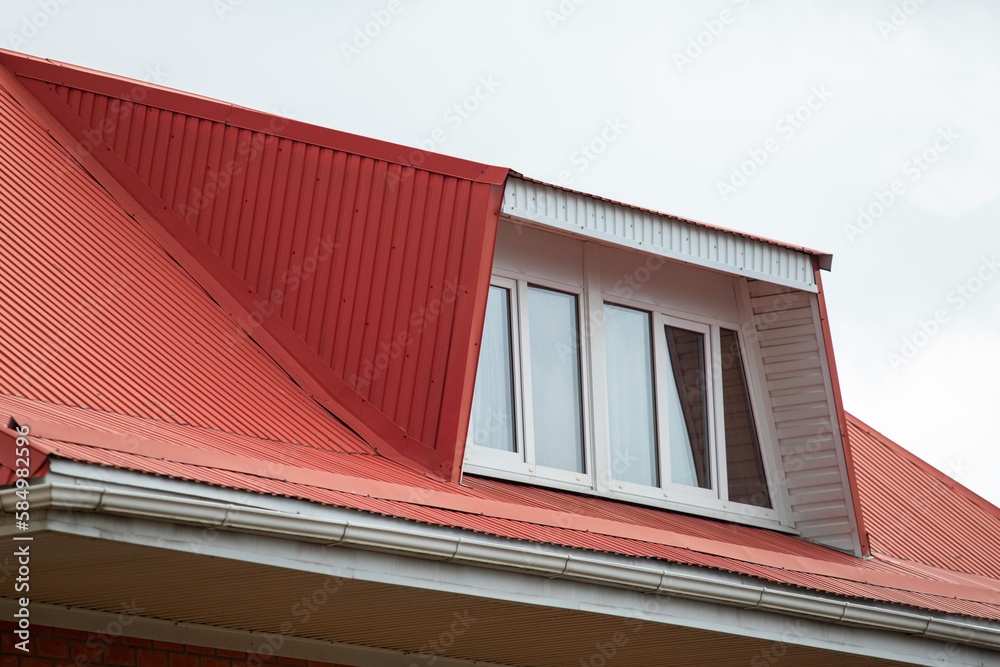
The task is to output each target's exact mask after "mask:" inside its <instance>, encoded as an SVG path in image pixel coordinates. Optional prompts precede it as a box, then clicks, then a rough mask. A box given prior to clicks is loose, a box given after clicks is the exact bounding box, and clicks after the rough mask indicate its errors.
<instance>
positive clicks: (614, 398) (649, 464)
mask: <svg viewBox="0 0 1000 667" xmlns="http://www.w3.org/2000/svg"><path fill="white" fill-rule="evenodd" d="M649 318H650V315H649V313H645V312H643V311H641V310H634V309H632V308H623V307H621V306H613V305H611V304H604V340H605V345H606V348H607V360H608V362H607V366H608V369H607V376H608V426H609V428H610V434H611V476H612V477H613V478H614V479H620V480H624V481H627V482H635V483H636V484H647V485H649V486H659V483H660V482H659V474H658V471H657V463H656V412H655V407H654V402H653V353H652V347H651V345H652V340H651V337H650V322H649Z"/></svg>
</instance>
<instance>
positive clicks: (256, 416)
mask: <svg viewBox="0 0 1000 667" xmlns="http://www.w3.org/2000/svg"><path fill="white" fill-rule="evenodd" d="M0 73H2V75H3V76H7V75H6V72H2V70H0ZM6 81H7V79H5V78H0V84H4V83H5V82H6ZM0 230H2V238H3V243H0V262H2V264H3V266H4V267H5V269H4V270H3V271H2V272H0V310H2V311H3V312H4V313H6V314H7V315H6V321H5V324H4V327H5V333H4V335H3V336H0V394H7V395H15V396H23V397H27V398H31V399H35V400H38V401H49V402H53V403H63V404H67V405H75V406H80V407H85V408H89V409H90V410H93V411H95V412H106V413H115V414H120V415H129V416H134V417H140V418H142V419H147V420H155V421H161V422H173V423H177V424H188V425H192V426H198V427H201V428H202V429H209V430H212V431H216V432H219V433H227V432H229V433H240V434H244V435H248V436H253V437H256V438H261V439H266V440H276V441H282V442H297V443H301V444H305V445H310V446H312V447H318V448H323V449H333V450H338V451H349V452H358V453H371V451H372V450H371V448H370V447H368V446H367V445H366V444H365V443H364V442H363V441H361V439H360V438H358V437H357V436H356V435H355V434H354V433H352V432H351V431H350V430H349V429H347V428H346V427H345V426H344V425H343V424H342V423H341V422H340V421H338V420H337V419H335V418H333V417H332V416H331V415H330V414H328V413H327V412H325V411H324V410H323V409H322V408H320V407H319V406H318V405H317V404H316V403H315V402H314V401H313V400H311V399H310V398H309V396H307V395H306V394H305V392H303V391H302V390H301V389H300V388H299V387H298V386H296V385H295V383H293V382H292V381H291V380H290V379H289V377H288V376H287V375H286V374H285V373H284V372H283V371H282V370H281V369H280V368H279V367H278V366H277V365H276V364H275V363H274V362H273V361H272V360H271V359H270V358H268V357H267V356H266V355H264V354H263V353H262V352H261V350H260V349H259V348H258V347H257V346H255V345H253V344H252V342H251V341H249V340H248V339H246V338H245V337H234V336H233V334H234V333H235V332H236V327H235V326H234V325H233V323H232V321H231V320H230V319H229V318H228V317H227V316H226V314H225V313H224V312H223V311H222V310H221V309H220V308H219V307H218V306H217V305H216V304H214V303H212V302H211V300H209V299H207V298H206V296H205V293H204V291H203V290H202V289H201V288H200V287H199V286H198V285H197V284H196V283H195V282H194V281H193V280H192V279H191V277H190V276H188V275H187V274H186V273H184V271H182V270H181V269H180V267H179V266H178V265H177V264H176V263H175V262H174V261H173V260H172V259H171V258H170V257H169V256H168V255H167V254H166V253H165V252H164V251H163V249H162V248H160V247H159V246H158V245H157V244H156V243H155V242H154V241H153V240H152V239H151V238H150V237H149V236H148V235H146V234H145V233H143V231H142V230H141V229H140V227H138V226H137V225H136V223H135V221H134V220H132V219H131V218H130V217H129V216H128V215H126V214H125V212H124V211H123V210H122V208H121V206H119V205H118V204H117V202H115V201H114V199H113V198H112V197H111V196H110V195H109V194H108V193H107V192H106V191H105V190H104V189H103V188H102V187H101V186H100V185H99V184H98V183H96V182H95V181H94V179H93V178H91V177H90V176H89V175H88V174H87V173H86V172H85V171H84V170H83V169H82V168H81V167H80V166H79V165H78V164H77V163H76V162H74V161H73V160H72V159H71V158H70V157H69V156H68V155H67V154H66V153H65V151H63V150H62V149H61V148H60V147H59V146H58V145H57V144H56V143H55V142H53V141H52V139H51V137H50V136H49V135H48V134H47V133H46V131H45V129H44V128H43V127H41V126H40V125H39V124H38V122H37V121H36V120H35V119H34V118H32V117H31V116H30V115H29V114H28V113H27V112H26V110H25V109H24V108H23V107H22V106H21V105H19V104H18V103H17V102H15V100H14V99H13V98H12V97H11V95H10V94H8V92H7V89H6V85H5V86H4V88H3V90H0Z"/></svg>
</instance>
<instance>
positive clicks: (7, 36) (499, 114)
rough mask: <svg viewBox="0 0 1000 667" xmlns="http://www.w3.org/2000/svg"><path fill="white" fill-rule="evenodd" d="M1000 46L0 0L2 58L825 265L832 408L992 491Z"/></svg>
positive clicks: (877, 5) (868, 18)
mask: <svg viewBox="0 0 1000 667" xmlns="http://www.w3.org/2000/svg"><path fill="white" fill-rule="evenodd" d="M998 35H1000V3H997V2H995V1H990V0H982V1H980V2H975V1H971V0H970V1H967V2H961V3H954V2H952V3H946V2H927V0H865V1H862V0H838V1H837V2H834V1H833V0H829V1H827V2H808V1H802V0H798V1H796V2H794V3H792V2H778V1H777V0H715V1H711V2H705V1H702V2H694V1H693V0H692V1H688V2H653V1H647V2H622V1H617V2H610V1H608V0H589V1H588V0H562V1H561V2H560V0H549V1H539V2H526V1H524V2H512V1H510V0H507V1H504V2H499V1H496V2H485V1H484V2H468V1H466V2H459V1H457V0H456V1H449V2H438V1H433V0H422V1H420V2H417V1H416V0H375V1H369V2H320V1H318V0H317V1H312V2H306V1H304V0H302V1H297V2H292V1H287V0H285V1H283V2H277V1H276V0H273V1H271V2H265V0H215V1H214V2H213V1H212V0H197V1H196V0H171V1H170V2H166V1H163V2H159V3H152V2H136V1H135V0H130V1H125V0H119V1H112V0H25V1H21V0H5V1H4V2H3V3H2V4H0V46H2V47H4V48H9V49H13V50H16V51H21V52H25V53H30V54H33V55H37V56H44V57H48V58H53V59H56V60H61V61H65V62H69V63H73V64H77V65H83V66H86V67H90V68H94V69H98V70H103V71H107V72H113V73H115V74H120V75H124V76H129V77H133V78H137V79H146V80H151V81H155V82H157V83H161V84H163V85H166V86H170V87H173V88H179V89H181V90H186V91H191V92H196V93H199V94H202V95H207V96H211V97H215V98H219V99H222V100H226V101H229V102H235V103H237V104H241V105H244V106H249V107H253V108H257V109H261V110H264V111H269V112H274V113H279V114H282V115H286V116H289V117H292V118H295V119H298V120H302V121H306V122H310V123H316V124H318V125H323V126H326V127H332V128H336V129H339V130H344V131H347V132H354V133H357V134H363V135H367V136H371V137H376V138H379V139H384V140H388V141H394V142H398V143H402V144H407V145H413V146H416V145H421V146H422V147H423V148H426V149H430V150H434V151H437V152H442V153H447V154H450V155H455V156H458V157H463V158H468V159H472V160H477V161H480V162H486V163H491V164H497V165H501V166H505V167H510V168H512V169H515V170H517V171H520V172H521V173H524V174H526V175H528V176H532V177H535V178H538V179H542V180H545V181H549V182H553V183H562V184H565V185H567V186H569V187H572V188H575V189H579V190H583V191H586V192H590V193H594V194H597V195H602V196H606V197H610V198H613V199H618V200H622V201H625V202H627V203H630V204H636V205H640V206H645V207H649V208H653V209H657V210H660V211H664V212H667V213H672V214H676V215H680V216H684V217H689V218H694V219H696V220H702V221H705V222H709V223H712V224H717V225H721V226H724V227H730V228H733V229H738V230H742V231H746V232H750V233H753V234H758V235H762V236H767V237H771V238H775V239H779V240H782V241H786V242H790V243H796V244H800V245H804V246H807V247H810V248H816V249H820V250H824V251H827V252H831V253H833V255H834V262H833V271H832V272H831V273H824V278H823V279H824V282H825V285H824V287H825V290H826V300H827V304H828V306H829V311H830V319H831V326H832V329H833V341H834V346H835V350H836V358H837V364H838V367H839V371H840V380H841V387H842V390H843V394H844V401H845V404H846V407H847V409H848V410H849V411H851V412H853V413H854V414H855V415H857V416H858V417H860V418H861V419H863V420H865V421H866V422H867V423H868V424H870V425H871V426H872V427H874V428H875V429H878V430H880V431H882V432H883V433H885V434H886V435H888V436H889V437H891V438H893V439H894V440H896V441H897V442H899V443H900V444H902V445H903V446H905V447H906V448H907V449H909V450H911V451H913V452H915V453H916V454H917V455H919V456H920V457H922V458H923V459H925V460H926V461H928V462H930V463H931V464H933V465H934V466H936V467H938V468H940V469H941V470H944V471H945V472H947V473H948V474H950V475H951V476H952V477H954V478H955V479H957V480H958V481H960V482H961V483H963V484H965V485H966V486H969V487H970V488H972V489H973V490H975V491H976V492H978V493H979V494H981V495H982V496H984V497H986V498H987V499H989V500H991V501H992V502H993V503H994V504H1000V483H998V481H997V479H998V472H1000V435H998V428H997V416H998V414H1000V380H998V378H1000V264H998V260H1000V222H998V217H1000V197H998V195H1000V39H998ZM609 128H610V129H609ZM602 132H603V133H604V134H605V135H606V136H607V137H613V140H612V141H610V142H608V143H606V145H605V146H604V149H603V150H602V151H601V152H600V153H599V154H598V153H595V152H590V153H589V155H588V154H585V153H583V152H582V151H581V147H583V146H587V145H589V144H591V143H592V142H593V141H594V140H595V139H597V138H598V137H601V135H602ZM594 145H595V146H597V147H600V146H601V142H596V143H595V144H594Z"/></svg>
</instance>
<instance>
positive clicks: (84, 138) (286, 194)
mask: <svg viewBox="0 0 1000 667" xmlns="http://www.w3.org/2000/svg"><path fill="white" fill-rule="evenodd" d="M0 63H2V64H3V65H5V66H6V67H7V68H8V69H9V70H10V71H11V72H13V73H14V74H15V76H16V77H17V80H18V82H19V83H20V84H21V85H22V86H24V88H25V89H26V90H27V91H28V92H29V93H30V95H31V96H33V97H34V99H35V100H36V103H37V104H38V105H39V106H40V109H39V112H40V114H48V115H51V117H52V119H53V123H54V124H56V125H58V126H59V127H60V128H61V129H62V131H63V133H65V134H66V135H67V139H66V143H65V145H66V146H67V147H72V148H71V152H73V154H74V157H76V158H77V159H79V160H80V161H81V162H82V163H83V164H84V166H85V167H86V168H87V169H88V170H89V171H90V172H91V173H92V174H93V175H94V176H95V178H97V180H98V181H100V182H102V183H103V184H105V186H106V187H109V189H113V188H114V187H117V188H119V189H121V190H123V192H122V193H121V195H122V196H119V197H118V198H119V201H120V202H121V204H122V205H123V206H124V207H125V208H126V209H127V210H129V212H130V213H131V214H132V215H133V217H135V218H136V219H137V220H138V221H139V222H140V224H142V225H143V226H145V227H146V228H147V229H148V231H149V232H150V233H151V235H153V236H154V238H156V239H157V241H159V242H160V243H162V244H164V246H165V247H166V248H167V249H168V251H169V252H170V253H171V256H172V257H173V258H174V259H175V260H177V261H178V262H179V263H180V264H181V266H183V267H184V268H185V269H186V270H187V271H188V272H189V273H191V274H192V276H193V277H195V279H196V280H197V281H198V282H199V284H200V285H201V287H202V288H204V289H205V290H206V291H208V292H209V294H211V295H212V297H213V298H214V299H215V300H216V301H218V302H219V303H220V304H221V305H222V306H223V307H224V308H226V309H227V310H228V311H229V312H230V313H232V314H233V315H234V317H235V319H236V320H237V322H238V323H239V325H240V326H241V327H242V329H244V330H245V332H246V334H248V335H249V336H250V337H251V338H253V339H254V340H255V341H256V342H257V343H258V344H260V345H261V346H262V347H263V348H264V349H265V351H266V352H267V353H268V354H270V355H271V356H272V357H274V358H275V359H277V360H279V363H281V365H282V367H283V368H284V369H285V370H286V371H287V372H288V373H289V374H290V375H291V376H292V378H293V379H294V380H295V381H296V382H297V383H299V384H300V385H301V386H303V387H304V388H305V389H306V390H307V391H308V392H309V393H310V394H311V395H313V396H314V397H315V398H317V400H319V401H320V402H321V403H322V404H324V405H325V406H326V407H327V408H328V409H330V410H331V411H332V412H334V413H336V414H337V415H338V416H340V417H341V418H342V419H344V420H345V421H346V422H347V423H348V424H349V425H350V426H351V428H353V429H354V430H355V431H357V432H358V433H360V434H361V435H362V436H363V437H365V438H366V439H367V440H368V442H369V443H370V444H371V445H372V446H374V447H376V448H379V449H381V450H382V451H384V452H389V453H391V454H393V455H396V456H398V457H400V458H401V460H402V459H405V460H408V461H412V462H415V463H416V464H417V465H422V466H427V467H429V468H431V469H434V470H435V471H437V472H439V473H441V474H443V475H445V476H448V477H457V475H458V472H459V470H458V467H457V462H458V461H460V460H461V459H460V457H461V452H460V451H459V449H460V447H459V444H458V443H462V442H464V439H465V438H464V436H465V429H466V427H467V422H468V416H469V411H470V409H471V399H469V397H468V395H469V392H468V391H467V389H468V387H470V386H471V383H472V378H473V377H474V373H475V363H474V361H475V359H476V358H477V357H478V353H477V350H478V348H477V343H476V341H478V339H479V331H478V328H480V327H481V326H482V319H483V313H484V312H485V304H486V291H487V287H488V284H489V273H490V267H491V259H492V251H493V246H494V239H495V236H496V226H497V220H498V217H499V212H500V199H501V197H502V191H503V185H502V184H503V182H504V179H505V177H506V173H507V172H506V170H505V169H501V168H498V167H489V166H487V165H481V164H477V163H473V162H468V161H463V160H458V159H456V158H450V157H446V156H440V155H432V154H428V153H425V152H423V151H414V150H412V149H408V148H405V147H402V146H395V145H392V144H388V143H385V142H380V141H375V140H371V139H365V138H363V137H357V136H354V135H348V134H345V133H342V132H336V131H333V130H327V129H325V128H318V127H314V126H309V125H306V124H303V123H294V122H292V121H290V120H288V119H283V118H278V117H275V116H271V115H268V114H263V113H259V112H253V111H250V110H247V109H241V108H237V107H234V106H232V105H228V104H225V103H222V102H213V101H209V100H206V99H205V98H199V97H195V96H191V95H187V94H185V93H181V92H177V91H169V90H167V89H163V88H158V87H155V86H150V85H147V84H144V83H140V82H129V81H127V80H123V79H120V78H117V77H109V76H103V75H100V74H97V73H94V72H90V71H86V70H82V69H80V68H75V67H72V66H68V65H62V64H56V63H51V62H48V61H43V60H40V59H35V58H28V57H24V56H20V55H18V54H12V53H9V52H0ZM118 194H119V193H117V192H116V196H117V195H118ZM446 371H447V372H446Z"/></svg>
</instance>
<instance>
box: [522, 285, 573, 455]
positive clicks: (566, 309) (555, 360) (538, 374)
mask: <svg viewBox="0 0 1000 667" xmlns="http://www.w3.org/2000/svg"><path fill="white" fill-rule="evenodd" d="M577 321H578V320H577V303H576V296H575V295H573V294H566V293H563V292H556V291H554V290H550V289H544V288H541V287H529V288H528V329H529V340H530V343H531V351H530V356H531V398H532V408H533V410H532V411H533V414H534V425H533V427H534V428H533V433H534V442H535V463H537V464H538V465H542V466H548V467H551V468H558V469H560V470H570V471H573V472H584V456H583V409H582V407H581V405H582V394H581V391H580V332H579V327H578V325H577Z"/></svg>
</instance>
